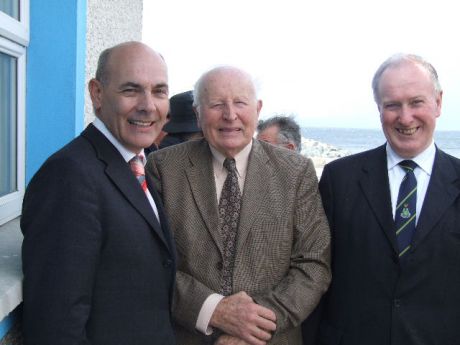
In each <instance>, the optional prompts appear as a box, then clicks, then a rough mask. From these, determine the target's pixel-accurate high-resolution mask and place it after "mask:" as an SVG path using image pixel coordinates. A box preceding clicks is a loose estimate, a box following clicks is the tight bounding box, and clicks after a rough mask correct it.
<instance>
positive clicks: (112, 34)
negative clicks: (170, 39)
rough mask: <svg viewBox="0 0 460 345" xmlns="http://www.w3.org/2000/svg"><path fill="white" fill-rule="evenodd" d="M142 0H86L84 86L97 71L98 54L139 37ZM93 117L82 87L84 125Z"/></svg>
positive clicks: (88, 99) (89, 103) (88, 100)
mask: <svg viewBox="0 0 460 345" xmlns="http://www.w3.org/2000/svg"><path fill="white" fill-rule="evenodd" d="M142 2H143V0H129V1H126V0H87V24H86V25H87V31H86V87H87V85H88V81H89V80H90V79H91V78H93V77H94V75H95V73H96V65H97V59H98V57H99V54H100V53H101V51H103V50H104V49H106V48H108V47H111V46H113V45H115V44H117V43H121V42H124V41H140V40H141V39H142V8H143V6H142ZM93 119H94V114H93V109H92V105H91V99H90V98H89V93H88V90H85V126H86V125H87V124H88V123H90V122H91V121H92V120H93Z"/></svg>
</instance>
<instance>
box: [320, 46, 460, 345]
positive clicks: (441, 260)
mask: <svg viewBox="0 0 460 345" xmlns="http://www.w3.org/2000/svg"><path fill="white" fill-rule="evenodd" d="M373 90H374V98H375V101H376V103H377V106H378V110H379V112H380V118H381V123H382V128H383V132H384V133H385V136H386V139H387V143H386V144H385V145H383V146H381V147H378V148H376V149H373V150H370V151H367V152H363V153H359V154H356V155H353V156H349V157H345V158H343V159H339V160H337V161H334V162H332V163H330V164H328V165H326V167H325V169H324V171H323V174H322V177H321V181H320V190H321V195H322V198H323V203H324V206H325V210H326V213H327V216H328V219H329V222H330V226H331V232H332V260H333V263H332V284H331V286H330V289H329V291H328V293H327V295H326V297H325V299H324V301H323V304H322V306H323V313H322V318H321V325H320V331H319V341H318V342H319V344H328V345H332V344H341V345H370V344H372V345H378V344H382V345H399V344H404V345H415V344H417V345H428V344H430V345H434V344H443V345H447V344H459V342H460V340H459V339H460V327H459V325H460V293H459V291H460V197H459V196H460V160H459V159H457V158H454V157H452V156H450V155H448V154H446V153H444V152H443V151H442V150H440V149H439V148H437V147H436V146H435V144H434V141H433V131H434V129H435V124H436V119H437V118H438V117H439V116H440V114H441V103H442V90H441V86H440V84H439V81H438V76H437V73H436V71H435V69H434V68H433V66H432V65H431V64H429V63H428V62H426V61H425V60H423V59H422V58H421V57H418V56H414V55H401V54H400V55H395V56H392V57H391V58H389V59H388V60H386V61H385V62H384V63H383V64H382V65H381V66H380V68H379V69H378V70H377V72H376V74H375V76H374V79H373ZM403 160H412V161H414V162H415V163H416V164H417V166H416V167H415V169H414V175H415V177H416V180H417V189H416V205H417V206H416V212H415V232H414V234H413V236H412V237H411V238H412V240H411V242H409V245H408V246H407V247H405V250H400V249H399V248H398V242H400V239H399V238H398V236H400V234H401V233H402V232H401V231H399V232H398V234H397V229H396V225H395V222H394V218H395V214H398V213H401V212H402V211H400V210H399V211H398V207H397V205H396V203H397V197H398V193H399V187H400V184H401V182H402V180H403V178H404V176H405V174H406V172H405V171H404V170H403V168H402V167H401V166H399V163H400V162H401V161H403ZM404 207H405V206H404ZM406 211H407V210H405V212H406ZM406 213H407V212H406ZM402 215H403V216H406V214H402ZM400 229H401V228H400Z"/></svg>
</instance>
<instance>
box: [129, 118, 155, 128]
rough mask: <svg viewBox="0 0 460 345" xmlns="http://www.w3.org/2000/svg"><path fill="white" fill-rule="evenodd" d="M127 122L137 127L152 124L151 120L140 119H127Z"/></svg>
mask: <svg viewBox="0 0 460 345" xmlns="http://www.w3.org/2000/svg"><path fill="white" fill-rule="evenodd" d="M128 123H129V124H131V125H134V126H139V127H145V128H147V127H150V126H152V125H153V121H141V120H128Z"/></svg>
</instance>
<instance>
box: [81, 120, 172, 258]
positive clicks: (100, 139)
mask: <svg viewBox="0 0 460 345" xmlns="http://www.w3.org/2000/svg"><path fill="white" fill-rule="evenodd" d="M82 136H83V137H84V138H86V139H87V140H88V141H89V142H90V143H91V145H92V146H93V148H94V150H95V152H96V156H97V158H98V159H99V160H101V161H103V162H104V164H105V165H106V167H105V173H106V175H107V176H108V178H109V179H110V180H111V181H112V183H114V184H115V185H116V186H117V188H118V189H119V190H120V191H121V194H123V196H124V197H126V198H127V199H128V200H129V202H130V203H131V205H132V206H133V207H134V208H135V209H136V210H137V211H138V212H139V213H140V214H141V215H142V217H143V218H144V219H145V220H146V222H147V223H148V224H149V225H150V227H151V228H152V229H153V231H154V233H155V234H156V235H157V236H158V237H159V238H160V239H161V241H162V242H163V243H164V244H165V246H166V247H167V248H168V250H171V248H170V244H168V241H167V239H166V238H165V235H164V233H163V230H162V228H161V226H160V224H159V223H158V221H157V218H156V216H155V213H154V212H153V210H152V207H151V205H150V203H149V202H148V200H147V198H146V197H145V194H144V192H143V191H142V189H141V188H138V187H139V186H138V184H139V182H138V181H137V180H136V178H135V176H134V175H133V174H132V172H131V170H130V169H129V167H128V165H127V163H126V162H125V160H124V159H123V157H122V156H121V154H120V153H119V152H118V150H117V149H116V148H115V147H114V146H113V145H112V144H111V143H110V141H109V140H108V139H107V138H106V137H105V136H104V135H103V134H102V133H101V132H100V131H99V130H98V129H97V128H96V127H94V126H93V125H92V124H90V125H88V127H87V128H86V129H85V130H84V131H83V132H82ZM155 203H156V204H157V206H158V211H159V213H161V212H162V211H161V207H160V206H161V205H160V204H159V203H158V200H155Z"/></svg>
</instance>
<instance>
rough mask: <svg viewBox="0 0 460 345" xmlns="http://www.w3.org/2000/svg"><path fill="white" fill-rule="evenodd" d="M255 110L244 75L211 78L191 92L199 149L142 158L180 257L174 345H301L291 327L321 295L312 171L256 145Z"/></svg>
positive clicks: (325, 281) (322, 262) (319, 216)
mask: <svg viewBox="0 0 460 345" xmlns="http://www.w3.org/2000/svg"><path fill="white" fill-rule="evenodd" d="M261 107H262V102H261V101H260V100H258V99H257V95H256V90H255V87H254V83H253V80H252V78H251V77H250V76H249V75H248V74H247V73H246V72H243V71H242V70H239V69H237V68H234V67H228V66H227V67H218V68H215V69H212V70H211V71H208V72H207V73H205V74H204V75H203V76H202V77H201V78H200V79H199V80H198V82H197V84H196V86H195V108H196V111H197V113H198V118H199V123H200V126H201V128H202V130H203V134H204V137H205V139H202V140H199V141H193V142H187V143H183V144H179V145H176V146H173V147H170V148H165V149H163V150H160V151H158V152H155V153H154V154H152V155H150V156H149V162H148V169H149V171H150V173H152V175H153V176H154V177H155V178H154V180H155V182H156V186H157V187H158V188H159V190H160V193H161V195H162V198H163V201H164V203H165V207H166V209H167V212H168V215H169V217H170V222H171V227H172V231H173V233H174V237H175V240H176V246H177V249H178V257H179V263H178V275H177V279H176V290H175V297H174V303H173V316H174V318H175V321H176V328H175V330H176V334H177V338H178V343H180V344H203V342H212V341H214V339H217V343H218V344H226V343H229V344H243V343H248V344H254V345H262V344H266V343H271V344H277V345H280V344H301V342H302V340H301V332H300V327H299V325H300V323H301V322H302V320H303V319H305V317H306V316H307V315H308V314H309V313H310V312H311V311H312V309H313V308H314V307H315V306H316V304H317V303H318V301H319V299H320V297H321V295H322V294H323V293H324V292H325V290H326V289H327V287H328V285H329V280H330V272H329V271H330V267H329V259H330V239H329V228H328V225H327V220H326V217H325V215H324V211H323V209H322V206H321V200H320V196H319V192H318V190H317V180H316V174H315V170H314V168H313V165H312V163H311V161H310V160H308V159H306V158H305V157H303V156H301V155H299V154H297V153H295V152H290V151H286V150H284V149H281V148H278V147H275V146H272V145H270V144H267V143H265V142H261V141H258V140H253V135H254V132H255V128H256V125H257V119H258V115H259V112H260V109H261ZM212 332H213V334H210V333H212Z"/></svg>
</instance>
